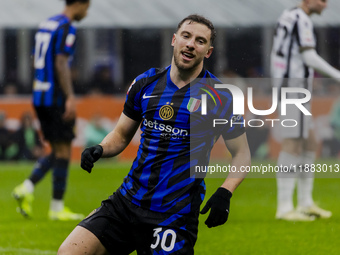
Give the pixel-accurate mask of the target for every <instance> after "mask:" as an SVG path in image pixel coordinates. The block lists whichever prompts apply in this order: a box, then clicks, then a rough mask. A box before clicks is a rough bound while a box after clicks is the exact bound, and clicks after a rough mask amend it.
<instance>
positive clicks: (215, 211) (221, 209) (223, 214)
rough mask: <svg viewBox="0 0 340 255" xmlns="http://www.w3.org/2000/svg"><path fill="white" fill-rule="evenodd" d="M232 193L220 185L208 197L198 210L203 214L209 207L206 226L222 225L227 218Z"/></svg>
mask: <svg viewBox="0 0 340 255" xmlns="http://www.w3.org/2000/svg"><path fill="white" fill-rule="evenodd" d="M232 195H233V194H232V193H231V192H230V191H229V190H227V189H225V188H222V187H220V188H218V189H217V190H216V192H215V193H214V194H213V195H212V196H211V197H210V198H209V200H208V202H207V203H206V204H205V206H204V207H203V209H202V211H201V212H200V213H201V214H205V213H207V212H208V211H209V209H211V211H210V214H209V216H208V218H207V220H206V221H205V224H206V225H207V226H208V228H211V227H216V226H219V225H222V224H224V223H225V222H226V221H227V220H228V216H229V207H230V198H231V196H232Z"/></svg>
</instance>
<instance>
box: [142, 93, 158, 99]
mask: <svg viewBox="0 0 340 255" xmlns="http://www.w3.org/2000/svg"><path fill="white" fill-rule="evenodd" d="M151 97H157V96H147V95H146V93H145V94H144V95H143V99H147V98H151Z"/></svg>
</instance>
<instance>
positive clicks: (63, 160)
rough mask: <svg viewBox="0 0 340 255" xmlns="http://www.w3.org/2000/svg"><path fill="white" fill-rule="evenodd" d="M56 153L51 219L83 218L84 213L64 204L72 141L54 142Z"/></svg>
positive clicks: (53, 146)
mask: <svg viewBox="0 0 340 255" xmlns="http://www.w3.org/2000/svg"><path fill="white" fill-rule="evenodd" d="M52 148H53V151H54V154H55V161H54V164H53V166H52V168H53V175H52V178H53V192H52V200H51V204H50V210H49V218H50V219H51V220H81V219H83V218H84V215H82V214H79V213H73V212H72V211H71V210H70V209H69V208H67V207H65V206H64V194H65V191H66V185H67V177H68V167H69V162H70V155H71V141H63V142H52Z"/></svg>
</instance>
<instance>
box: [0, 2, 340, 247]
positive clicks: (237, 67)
mask: <svg viewBox="0 0 340 255" xmlns="http://www.w3.org/2000/svg"><path fill="white" fill-rule="evenodd" d="M298 3H299V1H298V0H272V1H268V0H228V1H223V0H171V1H160V0H128V1H121V0H92V1H91V7H90V9H89V13H88V16H87V17H86V19H85V20H83V21H82V22H81V23H80V24H76V26H77V27H78V31H77V37H78V42H77V48H76V53H75V56H74V60H73V62H72V75H73V82H74V87H75V91H76V94H77V100H78V101H77V103H78V105H77V110H78V120H77V139H76V140H75V141H74V143H73V153H72V156H73V160H74V165H73V166H72V169H71V170H72V171H71V172H74V173H71V178H73V179H71V180H70V182H72V183H73V182H74V183H77V184H76V185H75V186H71V187H70V191H69V192H68V195H67V196H68V199H69V201H70V203H72V204H74V205H75V206H78V207H79V208H80V209H81V210H83V211H84V213H88V212H90V211H91V210H92V209H93V208H94V207H95V206H98V202H99V201H100V200H101V199H103V198H104V197H105V196H107V195H109V194H110V192H112V191H113V189H114V188H116V187H117V185H119V183H120V181H121V178H122V177H123V176H124V175H125V174H124V173H126V171H127V169H128V167H129V165H123V166H121V165H119V164H118V163H117V161H116V160H115V161H112V162H111V163H110V162H109V163H108V164H104V165H103V166H101V167H100V168H99V172H100V171H101V174H99V175H98V176H97V177H95V178H91V181H93V182H92V183H91V182H90V180H88V179H90V178H88V176H87V175H86V176H83V175H81V174H80V173H78V171H77V170H79V167H78V163H77V162H78V160H79V157H80V151H81V150H82V148H84V146H86V144H87V143H88V142H90V141H87V138H86V130H85V129H86V126H87V125H88V124H89V123H90V122H91V121H93V120H97V118H99V122H100V124H101V125H102V127H103V129H104V130H106V131H108V130H110V129H112V128H113V127H114V125H115V122H116V121H117V118H118V117H119V115H120V112H121V110H122V107H123V103H124V99H125V93H126V91H127V88H128V86H129V85H130V83H131V82H132V80H133V79H134V78H135V77H136V76H137V75H138V74H140V73H142V72H144V71H145V70H147V69H149V68H150V67H159V66H166V65H168V64H169V63H170V60H171V54H172V49H171V47H170V40H171V37H172V34H173V33H174V31H175V29H176V26H177V24H178V22H179V21H180V20H181V19H182V18H183V17H185V16H187V15H189V14H191V13H198V14H203V15H204V16H206V17H207V18H209V19H211V20H212V21H213V23H214V24H215V26H216V28H217V33H218V35H217V41H216V43H215V51H214V53H213V55H212V57H211V58H210V59H209V60H208V61H207V62H206V67H207V68H208V69H209V70H210V71H212V72H213V73H214V74H216V75H217V76H218V77H221V78H232V79H234V81H236V82H237V83H239V84H242V86H244V87H247V86H250V85H252V86H254V79H258V78H268V77H269V55H270V51H271V44H272V36H273V33H274V29H275V25H276V20H277V18H278V16H279V15H280V14H281V12H282V11H283V9H285V8H289V7H293V6H295V5H297V4H298ZM63 5H64V1H61V0H0V115H2V116H4V117H3V123H4V126H5V127H6V128H8V129H9V130H10V131H11V132H15V131H16V130H17V129H18V128H19V127H20V119H21V117H22V115H23V114H24V113H26V112H31V113H33V110H32V107H31V105H30V93H31V81H32V65H31V63H32V62H31V61H32V58H31V52H32V47H33V42H34V33H35V31H36V27H37V25H38V24H39V23H40V22H41V21H42V20H44V19H45V18H47V17H49V16H50V15H53V14H56V13H58V12H61V10H62V9H63ZM339 10H340V2H339V1H336V0H329V5H328V8H327V9H326V10H325V11H324V12H323V14H322V15H321V16H316V15H314V16H313V17H312V20H313V21H314V25H315V33H316V36H317V40H318V48H317V50H318V52H319V54H320V55H321V56H322V57H323V58H324V59H326V60H327V61H328V62H329V63H330V64H332V65H333V66H334V67H336V68H340V16H339ZM317 77H322V76H320V75H319V74H317ZM339 88H340V87H339V84H336V83H334V82H332V81H329V80H321V79H319V80H317V82H315V86H314V89H315V90H314V92H313V95H314V96H315V97H314V102H313V114H314V115H315V119H316V127H317V135H318V140H319V142H320V143H319V144H320V145H319V156H320V158H322V160H326V161H324V162H327V163H329V162H331V163H332V164H333V163H337V162H338V156H339V150H340V145H339V142H338V141H337V139H336V138H337V136H336V134H337V130H336V129H334V127H332V125H331V119H332V118H335V119H340V116H336V115H333V116H332V111H333V110H332V109H333V108H334V109H335V108H336V102H337V100H338V98H339V96H340V89H339ZM254 89H256V105H258V106H260V107H267V105H268V104H269V103H270V100H271V94H270V92H271V91H270V87H269V86H262V85H261V84H260V85H259V86H258V87H256V88H255V87H254ZM337 107H339V106H337ZM266 109H267V108H266ZM1 119H2V118H1V116H0V126H1ZM34 126H35V128H37V129H38V128H39V126H38V124H37V122H36V120H35V121H34ZM275 132H276V131H275V129H270V128H267V127H264V128H263V129H256V130H249V141H250V145H251V149H252V155H253V156H254V159H255V161H254V163H255V164H256V163H257V162H259V161H256V158H257V159H258V160H266V162H275V159H276V156H277V152H278V149H279V139H277V134H276V133H275ZM339 138H340V136H339ZM138 140H139V139H138V134H137V135H136V137H135V139H134V140H133V141H132V144H131V145H130V146H129V148H128V150H126V151H125V152H124V153H123V154H122V155H121V156H120V159H119V160H120V161H125V160H127V161H129V162H131V159H132V158H133V157H134V155H135V151H136V149H137V146H138ZM221 148H224V147H223V145H222V143H217V146H216V148H215V150H214V152H213V157H215V158H214V159H218V160H220V159H221V158H225V156H226V155H227V152H225V151H224V149H221ZM45 149H46V150H48V148H45ZM13 150H15V148H14V149H13ZM11 153H12V154H11ZM13 153H14V152H11V151H9V152H8V154H6V155H4V159H3V160H7V161H8V160H10V161H11V162H10V163H8V162H3V163H1V162H0V181H1V183H3V184H4V185H3V187H2V189H3V192H1V193H2V195H1V196H0V208H1V212H0V215H1V218H2V219H1V218H0V240H1V239H2V240H3V241H0V254H53V253H54V252H53V251H54V250H56V249H57V247H58V245H59V244H60V242H61V241H62V240H63V239H64V238H65V236H66V235H67V234H68V233H69V231H70V230H71V229H72V228H73V227H74V224H73V223H65V224H64V223H63V224H62V225H58V224H55V223H49V222H47V220H46V212H47V208H45V207H46V206H45V205H46V203H47V201H48V198H46V197H45V196H48V193H47V195H46V194H43V195H40V197H39V195H38V197H37V199H36V200H37V201H38V202H37V204H38V209H39V208H45V209H42V212H43V213H40V214H41V215H40V214H38V215H37V218H36V221H32V222H27V221H24V220H23V219H21V218H20V215H13V213H12V212H14V210H15V203H14V201H11V200H10V199H11V198H10V192H11V190H12V188H13V187H14V186H15V185H16V184H17V181H18V180H22V178H24V177H25V176H26V175H27V174H28V171H29V170H30V169H31V166H32V164H33V161H32V163H31V162H27V161H26V162H24V163H22V162H17V161H14V162H13V160H11V159H13ZM119 160H118V161H119ZM261 162H262V161H261ZM112 164H114V165H115V167H114V169H113V171H112V172H111V169H110V168H111V167H110V166H111V165H112ZM117 164H118V165H117ZM122 169H123V170H124V171H122ZM121 171H122V172H124V173H121ZM75 172H76V173H75ZM118 172H119V173H118ZM108 173H112V179H114V180H115V181H116V182H117V184H112V183H111V181H112V180H110V178H107V177H106V175H107V174H108ZM72 176H73V177H72ZM94 180H96V181H94ZM104 180H105V181H106V182H107V183H106V182H105V181H104ZM262 181H263V182H265V184H263V182H260V181H259V180H252V181H249V182H247V183H245V185H244V187H243V189H240V193H239V195H238V196H239V197H238V198H237V199H235V212H234V214H233V217H234V218H233V217H232V218H231V219H232V221H231V222H230V223H228V224H229V225H228V226H223V227H221V228H220V229H215V230H207V229H206V228H204V225H203V224H201V227H200V228H201V229H202V232H201V233H202V234H201V237H202V240H203V239H204V240H205V241H202V242H201V241H200V242H198V249H197V251H198V252H197V254H325V253H327V254H339V252H340V250H339V248H338V247H336V245H335V242H336V239H335V235H337V234H336V233H339V230H340V227H339V216H336V213H337V212H338V213H340V210H339V208H338V204H339V202H340V198H339V195H337V194H338V187H339V186H338V184H339V181H338V180H330V179H329V180H327V179H324V180H316V185H317V186H318V189H317V190H318V191H320V193H319V194H318V195H317V197H316V199H319V198H320V197H327V198H326V199H323V200H322V201H323V202H324V203H325V204H326V207H327V206H328V208H327V209H331V210H332V211H333V213H334V215H335V216H334V217H333V218H332V219H331V220H329V221H323V222H321V221H320V222H318V223H317V224H315V225H313V227H305V225H303V224H302V223H300V224H296V225H295V224H294V225H292V224H290V223H282V222H281V223H278V225H277V228H275V229H272V226H273V224H275V223H277V222H275V221H274V213H275V180H272V179H271V180H262ZM211 182H212V184H210V187H209V184H208V189H209V188H210V190H208V192H210V193H208V195H209V194H211V193H212V192H213V191H214V190H215V189H216V187H217V186H218V182H219V180H217V181H216V180H213V181H211ZM44 183H45V184H43V185H42V187H39V189H40V190H41V191H42V190H46V189H48V185H49V184H48V182H44ZM44 185H45V186H44ZM84 186H87V187H89V186H91V187H92V188H93V189H94V190H95V194H96V196H94V195H93V196H92V197H91V195H90V194H89V192H88V190H87V189H86V188H84ZM259 186H261V191H259V190H257V189H259V188H258V187H259ZM100 187H101V188H102V189H101V188H100ZM104 187H105V188H104ZM256 190H257V191H256ZM79 192H80V193H81V194H86V196H89V198H88V201H87V204H86V205H84V204H83V202H84V200H81V199H79V198H78V197H77V195H76V194H79ZM329 194H332V197H329ZM333 194H334V195H333ZM103 196H104V197H103ZM91 199H92V200H91ZM40 201H41V204H42V205H41V206H40V205H39V203H40ZM237 201H238V202H237ZM256 201H258V203H257V202H256ZM39 206H40V207H39ZM38 209H37V211H38ZM44 210H45V211H46V212H45V211H44ZM232 210H233V209H232ZM254 211H255V212H254ZM203 220H204V219H201V222H203ZM267 220H268V221H267ZM310 226H311V225H310ZM292 228H294V230H297V232H291V231H292ZM41 229H43V230H44V231H46V232H45V233H46V235H47V236H49V237H50V240H49V241H48V242H45V241H44V242H40V241H38V239H39V240H40V239H43V238H44V235H43V234H41ZM49 231H50V232H49ZM53 231H56V232H53ZM209 231H212V232H209ZM37 233H39V234H37ZM54 233H58V234H57V237H56V238H54ZM209 233H213V235H211V234H209ZM225 233H227V236H229V238H228V237H227V236H224V234H225ZM319 234H321V235H322V241H321V243H322V242H323V243H324V244H323V245H321V243H320V242H319V241H317V240H318V237H317V236H318V235H319ZM280 235H281V239H280V238H278V237H279V236H280ZM296 235H298V236H300V237H299V238H300V241H301V247H300V248H298V249H296V248H297V247H295V244H294V242H293V241H292V240H294V238H295V236H296ZM308 235H312V236H313V238H312V239H309V238H307V237H306V236H308ZM5 236H6V238H4V237H5ZM32 236H37V240H32ZM213 236H219V237H221V236H224V237H223V238H221V242H219V241H218V240H217V239H216V238H214V237H213ZM333 236H334V238H333ZM201 237H199V240H200V238H201ZM209 238H210V239H209ZM230 240H231V242H230ZM333 241H334V243H333ZM208 244H210V245H212V246H213V248H211V247H210V248H209V245H208ZM229 244H230V247H228V246H229ZM247 244H249V245H247ZM283 244H284V245H285V246H286V247H285V249H286V250H284V248H283V246H284V245H283ZM319 244H320V245H319ZM278 247H279V248H278ZM25 249H26V250H25ZM51 250H52V251H51Z"/></svg>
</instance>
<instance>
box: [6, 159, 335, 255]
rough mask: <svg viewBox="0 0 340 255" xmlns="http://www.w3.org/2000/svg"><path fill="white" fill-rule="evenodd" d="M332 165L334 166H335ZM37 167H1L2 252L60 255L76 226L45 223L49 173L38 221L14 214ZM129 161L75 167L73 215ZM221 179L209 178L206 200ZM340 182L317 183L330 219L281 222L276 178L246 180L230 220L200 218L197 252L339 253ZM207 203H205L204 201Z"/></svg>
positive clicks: (70, 195) (100, 194) (70, 199)
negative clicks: (215, 223) (22, 186)
mask: <svg viewBox="0 0 340 255" xmlns="http://www.w3.org/2000/svg"><path fill="white" fill-rule="evenodd" d="M261 163H263V162H261ZM331 163H334V161H333V162H331ZM32 166H33V163H29V162H23V163H18V164H14V163H11V164H3V163H2V164H0V182H1V192H0V254H5V255H9V254H13V255H16V254H24V255H27V254H32V255H33V254H34V255H37V254H56V251H57V249H58V247H59V245H60V244H61V243H62V241H63V240H64V239H65V237H66V236H67V235H68V234H69V233H70V232H71V230H72V229H73V228H74V227H75V226H76V224H77V222H52V221H49V220H48V219H47V212H48V207H49V200H50V196H51V175H50V174H49V175H48V176H47V177H46V178H45V179H44V180H43V182H41V183H40V184H39V185H38V186H37V187H36V190H35V200H34V208H33V210H34V218H33V219H31V220H26V219H24V218H23V217H22V216H21V215H20V214H18V213H16V201H15V200H14V199H13V198H12V197H11V191H12V189H13V188H14V187H15V186H16V185H17V184H19V183H20V182H21V181H23V180H24V178H26V177H27V176H28V174H29V173H30V170H31V168H32ZM129 167H130V163H128V164H123V163H117V162H116V161H112V160H106V161H105V160H103V161H102V162H100V163H98V164H96V167H95V169H94V171H93V173H92V174H88V173H87V172H85V171H82V170H81V169H80V167H79V166H78V165H76V164H73V165H72V167H71V171H70V175H69V185H68V190H67V194H66V197H65V204H66V205H67V206H69V207H70V208H71V209H72V210H74V211H75V212H81V213H83V214H88V213H90V212H91V211H92V210H93V209H94V208H96V207H98V206H99V205H100V201H101V200H102V199H105V198H107V197H108V196H109V195H110V194H111V193H112V192H113V191H114V190H116V189H117V188H118V186H119V185H120V183H121V182H122V180H123V177H124V176H125V175H126V173H127V171H128V169H129ZM222 181H223V179H219V178H214V179H213V178H209V179H206V184H207V197H210V195H211V194H212V193H213V192H214V191H215V190H216V189H217V187H218V186H219V185H220V184H221V183H222ZM339 187H340V178H332V179H331V178H328V179H325V178H317V179H315V188H314V199H315V201H316V202H317V203H318V204H319V205H320V206H322V207H323V208H325V209H328V210H331V211H332V212H333V217H332V218H331V219H328V220H317V221H315V222H308V223H297V222H296V223H294V222H284V221H277V220H275V219H274V215H275V205H276V182H275V179H273V178H261V179H259V178H248V179H246V180H245V181H244V182H243V183H242V185H241V186H240V187H239V189H238V190H237V191H236V192H235V193H234V195H233V198H232V200H231V208H230V209H231V212H230V216H229V220H228V222H227V223H226V224H225V225H223V226H220V227H216V228H212V229H208V228H207V227H206V226H205V224H204V221H205V219H206V217H207V215H204V216H201V217H200V226H199V234H198V240H197V243H196V246H195V254H198V255H200V254H201V255H203V254H204V255H207V254H208V255H210V254H211V255H227V254H235V255H238V254H247V255H249V254H261V255H262V254H270V255H272V254H294V255H295V254H340V246H339V244H338V243H339V236H340V192H339ZM205 202H206V200H205V201H204V203H205Z"/></svg>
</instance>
